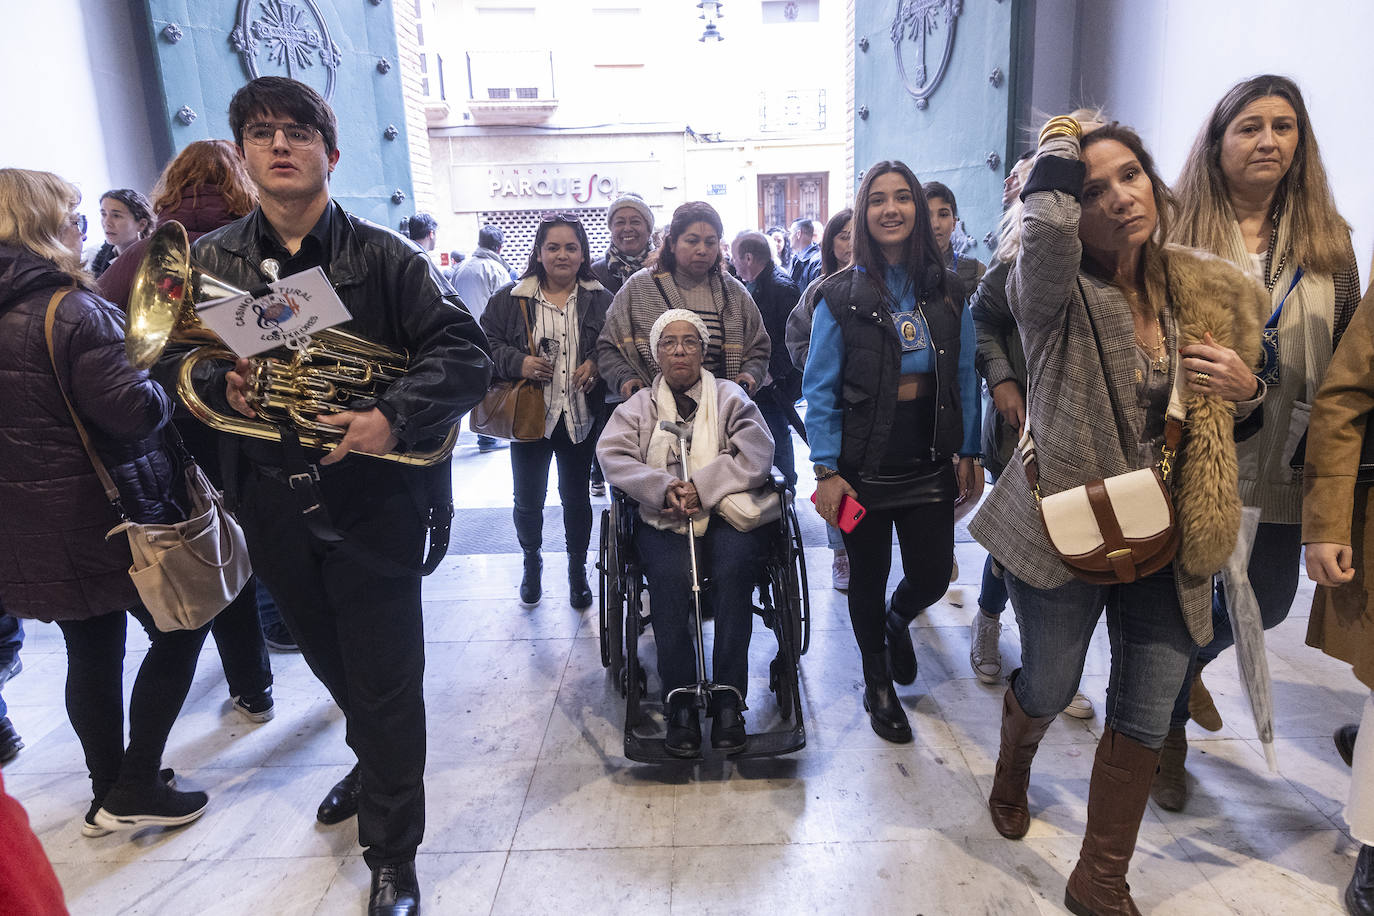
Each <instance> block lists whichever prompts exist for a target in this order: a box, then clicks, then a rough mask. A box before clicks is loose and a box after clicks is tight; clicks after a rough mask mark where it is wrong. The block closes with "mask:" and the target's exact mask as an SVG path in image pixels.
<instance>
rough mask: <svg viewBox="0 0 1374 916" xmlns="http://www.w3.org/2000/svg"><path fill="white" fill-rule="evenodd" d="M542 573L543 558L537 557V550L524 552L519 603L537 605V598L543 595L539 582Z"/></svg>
mask: <svg viewBox="0 0 1374 916" xmlns="http://www.w3.org/2000/svg"><path fill="white" fill-rule="evenodd" d="M543 572H544V558H543V557H541V556H539V551H537V550H526V551H525V574H524V575H523V576H521V577H520V602H521V603H522V604H527V605H535V604H538V603H539V596H540V595H542V594H543V593H544V588H543V585H542V583H541V582H540V581H539V579H540V576H541V575H542V574H543Z"/></svg>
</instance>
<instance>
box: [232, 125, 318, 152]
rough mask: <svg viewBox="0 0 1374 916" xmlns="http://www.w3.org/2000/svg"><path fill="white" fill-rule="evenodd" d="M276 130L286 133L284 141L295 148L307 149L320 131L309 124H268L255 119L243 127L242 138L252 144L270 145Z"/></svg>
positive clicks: (312, 144)
mask: <svg viewBox="0 0 1374 916" xmlns="http://www.w3.org/2000/svg"><path fill="white" fill-rule="evenodd" d="M277 131H281V132H282V133H283V134H285V135H286V142H287V143H288V144H290V145H291V146H292V147H294V148H296V149H307V148H309V147H311V146H314V145H315V138H316V137H318V136H320V132H319V131H318V130H317V129H315V128H314V127H311V126H310V125H309V124H269V123H268V122H266V121H255V122H254V123H252V124H249V125H247V126H246V127H244V129H243V139H245V140H247V141H248V142H249V143H251V144H253V145H254V146H271V145H272V144H273V142H275V141H276V139H277Z"/></svg>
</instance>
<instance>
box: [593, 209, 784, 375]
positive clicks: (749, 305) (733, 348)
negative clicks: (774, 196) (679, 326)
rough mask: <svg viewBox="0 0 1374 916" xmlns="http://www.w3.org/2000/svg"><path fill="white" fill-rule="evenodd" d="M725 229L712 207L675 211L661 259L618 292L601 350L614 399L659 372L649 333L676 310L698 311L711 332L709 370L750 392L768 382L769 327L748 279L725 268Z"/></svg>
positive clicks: (603, 372) (600, 359)
mask: <svg viewBox="0 0 1374 916" xmlns="http://www.w3.org/2000/svg"><path fill="white" fill-rule="evenodd" d="M721 232H722V224H721V221H720V214H719V213H717V212H716V210H715V208H714V207H712V206H711V205H710V204H708V203H704V202H702V201H692V202H690V203H685V204H683V205H682V206H680V207H678V208H677V209H676V210H674V211H673V219H672V222H671V223H670V224H669V225H668V234H667V235H666V236H665V237H664V240H663V247H662V249H661V250H660V252H659V255H658V263H657V264H656V265H655V266H654V267H645V268H643V269H641V270H638V271H636V272H635V273H633V274H631V275H630V279H628V280H626V281H625V285H624V286H622V287H621V288H620V292H618V293H616V294H615V299H614V300H613V301H612V302H611V308H610V310H609V311H608V312H607V313H606V327H605V329H604V330H603V331H602V333H601V339H600V340H599V341H598V342H597V351H596V352H597V363H598V365H599V366H600V368H601V375H602V377H604V378H605V379H606V385H607V386H608V387H609V388H610V391H611V394H612V397H614V398H616V399H619V400H624V399H626V398H628V397H629V396H630V395H632V394H634V393H635V392H636V391H638V390H639V389H640V388H643V387H645V386H647V385H649V384H650V383H651V382H652V381H653V380H654V378H655V376H657V375H658V368H657V365H656V364H655V362H654V360H655V358H656V354H654V353H653V352H652V350H651V348H650V347H649V331H650V330H651V329H652V328H653V326H654V321H656V320H657V319H658V316H659V315H662V314H663V313H664V312H666V311H668V310H669V309H676V308H685V309H687V310H688V311H690V312H694V313H695V314H696V315H697V317H699V318H700V319H701V320H702V322H703V323H704V324H705V325H706V330H707V331H708V332H709V333H710V337H711V341H710V344H709V346H708V349H707V350H706V353H705V354H704V359H703V363H702V364H703V365H704V366H705V368H706V369H707V371H709V372H711V373H712V374H713V375H715V376H716V377H717V378H723V379H728V380H729V381H732V382H734V383H735V384H737V385H739V386H740V387H742V388H743V389H744V390H745V391H746V392H748V393H749V394H750V395H751V396H752V395H753V394H754V392H755V391H758V389H759V386H760V385H762V384H763V380H764V377H765V376H766V375H767V374H768V357H769V354H770V353H771V352H772V349H771V347H770V345H769V340H768V331H767V329H766V328H764V326H763V315H762V314H760V313H759V309H758V306H756V305H755V304H754V300H753V299H752V298H750V296H749V291H748V290H747V289H745V288H744V284H743V283H741V282H739V281H738V280H736V279H735V278H734V277H733V276H731V275H730V274H729V273H727V272H726V271H725V270H724V269H723V268H722V264H723V263H724V257H723V255H722V253H721Z"/></svg>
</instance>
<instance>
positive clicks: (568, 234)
mask: <svg viewBox="0 0 1374 916" xmlns="http://www.w3.org/2000/svg"><path fill="white" fill-rule="evenodd" d="M610 302H611V294H610V293H608V292H607V291H606V289H605V287H603V286H602V285H601V284H600V283H599V282H598V281H597V279H596V277H594V276H593V275H592V268H591V255H590V254H589V253H588V250H587V231H586V230H585V229H584V228H582V223H581V221H579V220H578V219H577V217H575V216H571V215H569V214H562V213H560V214H555V215H552V216H548V217H545V218H544V219H543V220H542V221H541V222H540V223H539V231H538V232H537V233H536V235H535V239H534V250H533V251H531V252H530V261H529V266H528V267H526V268H525V273H524V274H523V275H522V276H521V278H520V280H519V282H517V283H512V284H510V285H508V286H504V287H502V288H501V289H499V290H497V291H496V293H495V295H493V296H492V297H491V299H490V300H488V302H487V307H486V309H485V310H484V311H483V312H482V330H484V331H486V333H487V339H488V340H489V341H490V342H491V359H492V362H493V363H494V364H495V367H496V369H495V372H494V374H493V377H494V378H496V379H503V378H504V379H521V378H525V379H530V380H532V381H534V382H537V383H539V384H540V385H542V386H543V388H544V437H543V438H542V439H536V440H535V441H533V442H512V443H511V448H510V465H511V475H512V477H513V478H514V481H515V510H514V516H515V534H516V537H517V538H518V539H519V541H520V549H521V550H522V551H523V552H524V555H525V559H524V575H523V577H522V578H521V580H520V600H521V601H522V602H524V603H525V604H527V605H532V604H535V603H537V602H538V601H539V597H540V595H541V594H542V582H541V573H542V570H543V566H544V561H543V559H542V558H541V557H540V555H539V548H540V547H541V545H542V544H543V541H544V496H545V494H546V493H547V492H548V488H549V464H550V462H551V461H553V459H554V458H555V457H557V459H558V495H559V499H560V500H561V501H562V503H563V535H564V538H565V539H566V542H567V548H568V589H569V600H570V601H571V603H572V606H573V607H575V608H579V609H581V608H585V607H590V606H591V603H592V591H591V587H590V586H589V585H588V584H587V545H588V544H589V543H590V542H591V532H592V504H591V498H590V496H589V491H588V483H589V481H590V479H591V466H592V465H591V462H592V452H593V450H594V449H595V448H596V436H594V435H593V434H592V433H593V427H594V426H595V425H596V417H597V405H599V404H600V403H601V402H602V401H603V400H604V398H605V389H604V385H603V384H602V382H601V373H600V372H599V371H597V366H596V356H595V353H596V342H597V337H598V336H599V335H600V334H601V327H602V325H603V324H604V323H605V320H606V308H607V307H608V306H609V305H610Z"/></svg>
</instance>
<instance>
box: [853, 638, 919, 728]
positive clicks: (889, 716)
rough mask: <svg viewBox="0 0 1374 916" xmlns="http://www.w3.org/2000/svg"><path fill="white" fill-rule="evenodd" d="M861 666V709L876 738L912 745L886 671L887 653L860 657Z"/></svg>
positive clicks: (909, 726)
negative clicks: (862, 703)
mask: <svg viewBox="0 0 1374 916" xmlns="http://www.w3.org/2000/svg"><path fill="white" fill-rule="evenodd" d="M862 657H863V666H864V709H865V710H867V711H868V719H869V722H871V723H872V725H873V731H874V732H875V733H877V735H878V737H880V738H884V739H886V740H888V741H891V742H893V743H894V744H906V743H908V742H909V741H911V723H910V722H908V721H907V718H906V710H905V709H903V708H902V702H901V700H898V699H897V690H896V688H894V687H893V686H892V678H891V677H890V676H889V675H888V671H887V652H886V651H883V652H864V653H862Z"/></svg>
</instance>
